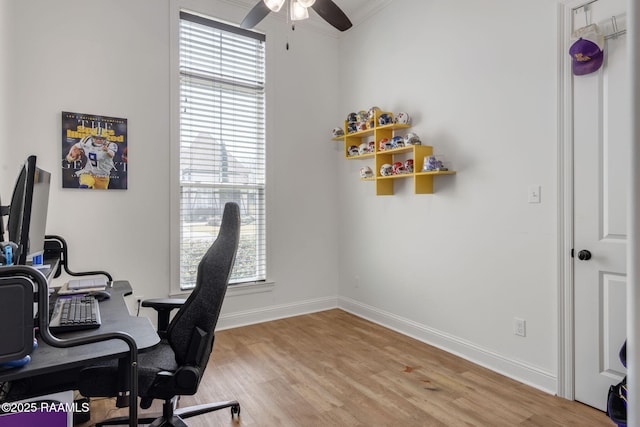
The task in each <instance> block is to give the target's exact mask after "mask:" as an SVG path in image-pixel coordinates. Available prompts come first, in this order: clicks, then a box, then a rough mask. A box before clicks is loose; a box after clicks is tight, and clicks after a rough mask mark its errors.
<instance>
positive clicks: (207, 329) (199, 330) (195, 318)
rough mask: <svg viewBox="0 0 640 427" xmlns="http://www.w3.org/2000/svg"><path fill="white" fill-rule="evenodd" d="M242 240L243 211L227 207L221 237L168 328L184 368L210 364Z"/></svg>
mask: <svg viewBox="0 0 640 427" xmlns="http://www.w3.org/2000/svg"><path fill="white" fill-rule="evenodd" d="M239 240H240V208H239V207H238V205H237V204H236V203H232V202H230V203H227V204H225V207H224V213H223V215H222V223H221V225H220V231H219V233H218V237H217V238H216V240H215V241H214V242H213V244H212V245H211V247H210V248H209V249H208V250H207V252H206V253H205V255H204V256H203V257H202V260H201V261H200V264H199V265H198V273H197V277H196V286H195V288H194V289H193V291H192V292H191V295H189V297H188V298H187V300H186V302H185V303H184V305H183V306H182V307H181V308H180V310H179V311H178V312H177V313H176V315H175V316H174V318H173V320H172V321H171V323H170V324H169V327H168V328H167V340H168V341H169V344H170V345H171V347H172V348H173V351H174V352H175V354H176V361H177V362H178V364H180V365H185V364H197V365H200V364H206V361H207V360H208V359H209V353H210V352H211V345H212V343H213V334H214V329H215V327H216V323H217V322H218V317H219V315H220V309H221V308H222V301H223V300H224V296H225V293H226V291H227V285H228V284H229V276H230V275H231V269H232V268H233V264H234V261H235V257H236V252H237V250H238V243H239ZM202 341H204V342H205V344H203V342H202ZM203 346H204V347H203ZM198 347H200V348H198ZM207 347H208V348H207Z"/></svg>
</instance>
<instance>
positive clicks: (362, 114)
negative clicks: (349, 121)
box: [356, 110, 369, 122]
mask: <svg viewBox="0 0 640 427" xmlns="http://www.w3.org/2000/svg"><path fill="white" fill-rule="evenodd" d="M368 118H369V113H367V112H366V111H364V110H360V111H358V112H357V113H356V121H358V122H366V121H367V119H368Z"/></svg>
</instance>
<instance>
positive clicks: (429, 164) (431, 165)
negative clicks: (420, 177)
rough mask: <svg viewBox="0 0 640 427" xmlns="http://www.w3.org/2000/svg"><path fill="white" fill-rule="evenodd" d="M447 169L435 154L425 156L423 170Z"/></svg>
mask: <svg viewBox="0 0 640 427" xmlns="http://www.w3.org/2000/svg"><path fill="white" fill-rule="evenodd" d="M441 170H447V169H446V168H445V167H444V165H443V164H442V162H441V161H440V160H438V159H436V158H435V156H425V157H424V166H423V167H422V172H432V171H441Z"/></svg>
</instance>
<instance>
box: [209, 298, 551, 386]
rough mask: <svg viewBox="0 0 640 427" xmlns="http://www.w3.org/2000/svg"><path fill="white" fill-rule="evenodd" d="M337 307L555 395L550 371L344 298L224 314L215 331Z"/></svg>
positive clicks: (307, 301) (319, 299)
mask: <svg viewBox="0 0 640 427" xmlns="http://www.w3.org/2000/svg"><path fill="white" fill-rule="evenodd" d="M334 308H340V309H342V310H344V311H346V312H349V313H351V314H354V315H356V316H358V317H361V318H363V319H367V320H369V321H371V322H373V323H377V324H379V325H381V326H384V327H386V328H389V329H391V330H394V331H396V332H399V333H401V334H403V335H406V336H409V337H411V338H414V339H417V340H418V341H421V342H424V343H426V344H429V345H432V346H434V347H437V348H439V349H441V350H444V351H446V352H448V353H451V354H454V355H456V356H459V357H461V358H463V359H466V360H468V361H470V362H473V363H475V364H477V365H480V366H483V367H485V368H487V369H490V370H492V371H495V372H497V373H499V374H502V375H504V376H507V377H509V378H512V379H514V380H516V381H519V382H521V383H524V384H527V385H529V386H531V387H534V388H537V389H539V390H542V391H544V392H546V393H549V394H556V390H557V377H556V376H555V375H554V374H552V373H550V372H547V371H545V370H543V369H540V368H538V367H535V366H531V365H528V364H526V363H523V362H521V361H517V360H512V359H508V358H506V357H504V356H502V355H500V354H497V353H495V352H493V351H491V350H488V349H485V348H482V347H479V346H477V345H475V344H473V343H471V342H468V341H465V340H463V339H460V338H457V337H455V336H452V335H449V334H446V333H444V332H442V331H438V330H436V329H433V328H430V327H428V326H425V325H422V324H420V323H417V322H414V321H412V320H409V319H406V318H403V317H400V316H397V315H395V314H393V313H389V312H385V311H383V310H380V309H378V308H376V307H372V306H369V305H366V304H363V303H361V302H359V301H355V300H352V299H350V298H345V297H327V298H318V299H312V300H306V301H300V302H295V303H291V304H281V305H276V306H272V307H265V308H260V309H256V310H246V311H239V312H234V313H228V314H223V315H221V316H220V318H219V319H218V325H217V327H216V329H217V330H224V329H231V328H237V327H240V326H247V325H252V324H256V323H262V322H268V321H271V320H277V319H284V318H287V317H293V316H300V315H303V314H309V313H316V312H319V311H325V310H331V309H334Z"/></svg>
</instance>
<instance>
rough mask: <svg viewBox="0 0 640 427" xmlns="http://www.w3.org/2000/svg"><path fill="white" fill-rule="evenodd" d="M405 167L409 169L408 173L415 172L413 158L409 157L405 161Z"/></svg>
mask: <svg viewBox="0 0 640 427" xmlns="http://www.w3.org/2000/svg"><path fill="white" fill-rule="evenodd" d="M404 168H405V169H406V170H407V173H413V159H408V160H406V161H405V162H404Z"/></svg>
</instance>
